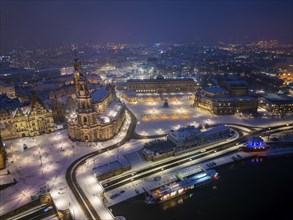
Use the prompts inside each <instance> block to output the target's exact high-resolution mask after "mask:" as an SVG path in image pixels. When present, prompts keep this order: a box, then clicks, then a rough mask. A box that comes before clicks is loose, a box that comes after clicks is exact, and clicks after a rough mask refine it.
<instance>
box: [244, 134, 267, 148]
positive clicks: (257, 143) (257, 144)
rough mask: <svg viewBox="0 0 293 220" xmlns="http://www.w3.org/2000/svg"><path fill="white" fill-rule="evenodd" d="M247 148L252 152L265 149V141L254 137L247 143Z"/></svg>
mask: <svg viewBox="0 0 293 220" xmlns="http://www.w3.org/2000/svg"><path fill="white" fill-rule="evenodd" d="M246 148H248V149H250V150H257V149H262V150H263V149H265V143H264V140H263V139H262V138H261V137H252V138H250V139H249V140H248V141H247V142H246Z"/></svg>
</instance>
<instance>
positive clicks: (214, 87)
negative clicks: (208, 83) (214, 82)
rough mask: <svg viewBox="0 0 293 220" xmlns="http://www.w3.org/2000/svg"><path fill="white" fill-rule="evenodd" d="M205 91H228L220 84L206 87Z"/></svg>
mask: <svg viewBox="0 0 293 220" xmlns="http://www.w3.org/2000/svg"><path fill="white" fill-rule="evenodd" d="M203 91H205V92H209V93H228V91H227V90H226V89H224V88H222V87H219V86H213V87H205V88H203Z"/></svg>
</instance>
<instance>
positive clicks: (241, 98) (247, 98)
mask: <svg viewBox="0 0 293 220" xmlns="http://www.w3.org/2000/svg"><path fill="white" fill-rule="evenodd" d="M206 98H207V99H210V100H212V101H214V102H236V101H253V100H256V99H255V98H253V97H250V96H235V97H219V98H212V97H206Z"/></svg>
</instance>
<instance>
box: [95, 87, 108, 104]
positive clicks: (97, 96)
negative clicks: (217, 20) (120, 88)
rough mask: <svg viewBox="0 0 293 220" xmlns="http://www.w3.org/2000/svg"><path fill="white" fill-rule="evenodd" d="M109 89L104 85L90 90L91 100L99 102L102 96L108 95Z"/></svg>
mask: <svg viewBox="0 0 293 220" xmlns="http://www.w3.org/2000/svg"><path fill="white" fill-rule="evenodd" d="M109 93H110V92H109V90H108V89H107V88H106V87H101V88H99V89H97V90H96V91H94V92H92V94H91V97H92V102H93V103H97V102H101V101H102V100H103V99H104V98H106V97H107V96H108V95H109Z"/></svg>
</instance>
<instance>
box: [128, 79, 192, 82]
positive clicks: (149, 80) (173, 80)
mask: <svg viewBox="0 0 293 220" xmlns="http://www.w3.org/2000/svg"><path fill="white" fill-rule="evenodd" d="M176 81H191V82H194V80H193V79H191V78H176V79H165V78H164V79H129V80H127V82H141V83H143V82H157V83H162V82H176Z"/></svg>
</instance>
